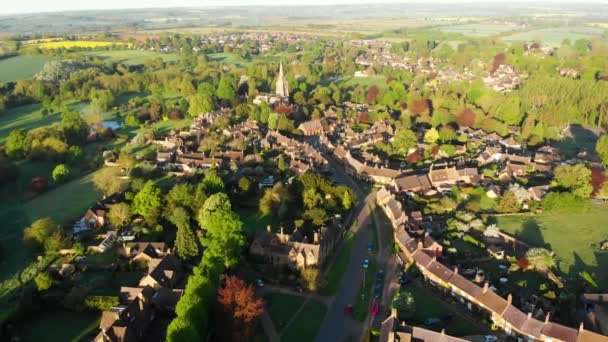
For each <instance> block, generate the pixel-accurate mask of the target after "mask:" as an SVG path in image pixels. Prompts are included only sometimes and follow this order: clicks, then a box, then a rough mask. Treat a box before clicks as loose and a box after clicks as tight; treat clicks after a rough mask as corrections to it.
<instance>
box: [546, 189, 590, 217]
mask: <svg viewBox="0 0 608 342" xmlns="http://www.w3.org/2000/svg"><path fill="white" fill-rule="evenodd" d="M543 207H544V209H545V210H547V211H553V212H573V213H576V212H582V211H584V210H586V209H587V208H589V201H587V200H584V199H581V198H579V197H577V196H575V195H574V194H572V193H570V192H551V193H549V194H547V196H545V198H544V199H543Z"/></svg>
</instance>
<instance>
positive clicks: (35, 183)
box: [30, 177, 49, 194]
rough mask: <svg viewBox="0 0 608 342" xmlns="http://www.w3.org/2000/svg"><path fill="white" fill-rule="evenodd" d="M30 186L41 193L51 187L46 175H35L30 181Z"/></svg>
mask: <svg viewBox="0 0 608 342" xmlns="http://www.w3.org/2000/svg"><path fill="white" fill-rule="evenodd" d="M30 187H31V188H32V191H34V192H36V193H39V194H40V193H43V192H45V191H46V189H47V188H48V187H49V181H48V179H46V178H44V177H34V178H32V180H31V181H30Z"/></svg>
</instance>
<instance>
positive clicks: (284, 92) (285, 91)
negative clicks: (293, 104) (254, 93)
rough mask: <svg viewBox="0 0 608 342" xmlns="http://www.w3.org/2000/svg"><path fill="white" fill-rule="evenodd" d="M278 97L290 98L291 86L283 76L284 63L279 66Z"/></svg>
mask: <svg viewBox="0 0 608 342" xmlns="http://www.w3.org/2000/svg"><path fill="white" fill-rule="evenodd" d="M276 88H277V89H276V95H279V96H282V97H289V84H288V83H287V80H286V79H285V75H283V63H280V64H279V76H278V77H277V84H276Z"/></svg>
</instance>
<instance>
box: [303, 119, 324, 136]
mask: <svg viewBox="0 0 608 342" xmlns="http://www.w3.org/2000/svg"><path fill="white" fill-rule="evenodd" d="M298 129H299V130H300V131H302V133H303V134H304V135H305V136H311V135H321V134H323V132H324V128H323V122H321V120H320V119H315V120H310V121H306V122H303V123H301V124H300V125H299V126H298Z"/></svg>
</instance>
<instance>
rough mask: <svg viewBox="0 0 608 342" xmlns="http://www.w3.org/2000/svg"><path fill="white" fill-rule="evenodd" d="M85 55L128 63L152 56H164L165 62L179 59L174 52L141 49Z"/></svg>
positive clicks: (95, 52) (133, 63)
mask: <svg viewBox="0 0 608 342" xmlns="http://www.w3.org/2000/svg"><path fill="white" fill-rule="evenodd" d="M83 54H84V55H85V56H96V57H99V58H101V59H103V60H105V61H106V62H108V63H124V64H126V65H139V64H143V63H144V62H145V61H146V60H147V59H150V58H157V57H160V58H162V59H163V60H164V61H165V62H168V63H170V62H175V61H177V60H178V59H179V57H178V56H177V55H176V54H173V53H161V52H155V51H139V50H112V51H88V52H84V53H83Z"/></svg>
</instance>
